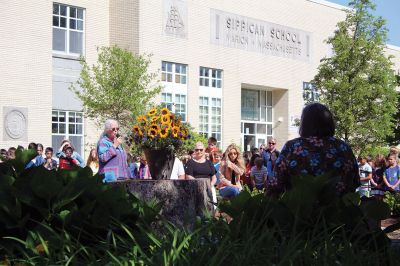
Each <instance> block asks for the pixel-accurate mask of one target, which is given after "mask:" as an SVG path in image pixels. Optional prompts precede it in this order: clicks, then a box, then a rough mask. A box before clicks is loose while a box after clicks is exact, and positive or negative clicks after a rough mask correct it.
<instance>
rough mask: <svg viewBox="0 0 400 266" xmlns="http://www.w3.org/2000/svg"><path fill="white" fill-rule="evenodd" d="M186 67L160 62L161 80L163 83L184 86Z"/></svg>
mask: <svg viewBox="0 0 400 266" xmlns="http://www.w3.org/2000/svg"><path fill="white" fill-rule="evenodd" d="M186 79H187V65H183V64H177V63H171V62H165V61H162V63H161V80H162V81H165V82H174V83H177V84H186V83H187V81H186Z"/></svg>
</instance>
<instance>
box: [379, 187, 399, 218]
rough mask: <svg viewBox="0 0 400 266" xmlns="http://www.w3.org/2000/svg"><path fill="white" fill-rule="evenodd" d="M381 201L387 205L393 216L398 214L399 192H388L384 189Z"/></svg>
mask: <svg viewBox="0 0 400 266" xmlns="http://www.w3.org/2000/svg"><path fill="white" fill-rule="evenodd" d="M383 201H384V202H386V203H387V204H388V205H389V207H390V211H391V213H392V215H394V216H399V215H400V194H399V193H390V192H388V191H386V192H385V195H384V197H383Z"/></svg>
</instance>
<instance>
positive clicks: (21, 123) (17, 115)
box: [4, 109, 27, 139]
mask: <svg viewBox="0 0 400 266" xmlns="http://www.w3.org/2000/svg"><path fill="white" fill-rule="evenodd" d="M26 122H27V120H26V117H25V115H24V114H23V113H22V112H21V111H20V110H15V109H14V110H11V111H9V112H8V113H7V114H6V117H5V119H4V129H5V132H6V133H7V135H8V136H9V137H10V138H12V139H21V138H22V137H23V136H24V135H26Z"/></svg>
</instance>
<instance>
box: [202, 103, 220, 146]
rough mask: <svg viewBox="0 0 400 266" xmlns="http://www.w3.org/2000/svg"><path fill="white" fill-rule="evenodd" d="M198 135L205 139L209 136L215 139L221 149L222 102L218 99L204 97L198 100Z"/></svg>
mask: <svg viewBox="0 0 400 266" xmlns="http://www.w3.org/2000/svg"><path fill="white" fill-rule="evenodd" d="M210 100H211V102H210ZM210 103H211V104H210ZM199 133H200V134H202V135H203V136H204V137H206V138H208V137H210V136H212V137H214V138H216V139H217V142H218V146H219V147H221V141H222V102H221V99H220V98H213V97H210V98H209V97H204V96H201V97H200V98H199Z"/></svg>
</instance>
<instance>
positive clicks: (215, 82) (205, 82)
mask: <svg viewBox="0 0 400 266" xmlns="http://www.w3.org/2000/svg"><path fill="white" fill-rule="evenodd" d="M199 83H200V86H204V87H213V88H221V87H222V70H220V69H213V68H207V67H200V80H199Z"/></svg>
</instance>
